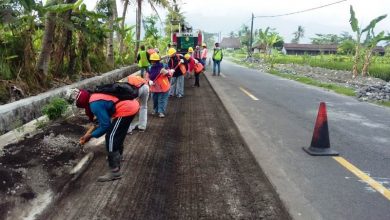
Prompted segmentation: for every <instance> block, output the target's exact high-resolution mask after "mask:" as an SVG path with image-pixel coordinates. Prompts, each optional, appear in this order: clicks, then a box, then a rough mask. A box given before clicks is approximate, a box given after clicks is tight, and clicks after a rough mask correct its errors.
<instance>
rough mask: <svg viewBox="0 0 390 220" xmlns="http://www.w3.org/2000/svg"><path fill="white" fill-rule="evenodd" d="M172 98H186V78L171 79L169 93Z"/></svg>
mask: <svg viewBox="0 0 390 220" xmlns="http://www.w3.org/2000/svg"><path fill="white" fill-rule="evenodd" d="M169 94H170V95H172V96H174V95H175V96H184V76H183V75H181V76H178V77H172V78H171V90H170V92H169Z"/></svg>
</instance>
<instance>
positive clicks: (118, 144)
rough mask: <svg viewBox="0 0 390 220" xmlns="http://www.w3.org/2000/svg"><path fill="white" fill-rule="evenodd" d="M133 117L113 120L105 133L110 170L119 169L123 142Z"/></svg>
mask: <svg viewBox="0 0 390 220" xmlns="http://www.w3.org/2000/svg"><path fill="white" fill-rule="evenodd" d="M133 118H134V115H133V116H128V117H119V118H115V119H114V121H113V122H112V123H111V125H110V128H109V129H108V131H107V133H106V149H107V153H108V165H109V166H110V168H118V167H120V159H121V158H120V156H121V155H122V153H123V142H124V141H125V138H126V134H127V130H128V129H129V127H130V123H131V121H132V120H133Z"/></svg>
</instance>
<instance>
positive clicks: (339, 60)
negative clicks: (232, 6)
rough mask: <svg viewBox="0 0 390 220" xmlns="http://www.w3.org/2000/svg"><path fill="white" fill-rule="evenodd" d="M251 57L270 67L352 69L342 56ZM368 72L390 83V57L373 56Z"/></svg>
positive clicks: (233, 54) (350, 59)
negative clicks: (292, 65) (278, 65)
mask: <svg viewBox="0 0 390 220" xmlns="http://www.w3.org/2000/svg"><path fill="white" fill-rule="evenodd" d="M225 54H226V56H229V57H231V58H235V59H241V60H243V59H245V58H246V57H247V53H246V52H245V51H243V50H237V51H233V52H232V51H230V52H229V51H226V52H225ZM389 54H390V51H389ZM252 57H253V58H255V59H262V60H266V61H267V62H268V63H269V64H270V65H275V64H289V63H291V64H298V65H309V66H312V67H322V68H327V69H333V70H346V71H350V70H351V69H352V67H353V57H352V56H348V55H342V54H334V55H318V56H310V55H284V54H282V53H278V52H274V53H273V54H272V55H271V56H270V57H268V56H266V55H264V54H260V53H255V54H253V55H252ZM361 68H362V65H360V66H358V69H361ZM368 72H369V76H372V77H376V78H380V79H383V80H385V81H390V56H374V57H373V58H372V61H371V65H370V67H369V69H368ZM351 77H352V75H351Z"/></svg>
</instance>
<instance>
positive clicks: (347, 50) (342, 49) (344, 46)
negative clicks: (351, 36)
mask: <svg viewBox="0 0 390 220" xmlns="http://www.w3.org/2000/svg"><path fill="white" fill-rule="evenodd" d="M355 44H356V43H355V41H354V40H344V41H342V42H341V43H340V44H339V46H338V47H337V53H339V54H345V55H352V54H354V53H355V52H356V51H355V49H356V48H355Z"/></svg>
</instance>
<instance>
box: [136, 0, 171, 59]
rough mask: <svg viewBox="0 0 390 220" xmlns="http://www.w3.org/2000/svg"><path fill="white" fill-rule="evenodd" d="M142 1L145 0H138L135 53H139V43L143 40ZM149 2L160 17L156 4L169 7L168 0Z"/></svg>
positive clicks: (151, 0) (149, 0)
mask: <svg viewBox="0 0 390 220" xmlns="http://www.w3.org/2000/svg"><path fill="white" fill-rule="evenodd" d="M173 1H174V3H175V4H176V0H173ZM142 2H143V0H137V19H136V43H135V51H134V54H137V53H138V48H139V43H140V40H141V17H142ZM148 2H149V4H150V6H151V7H152V9H153V10H154V12H155V13H156V14H157V16H158V17H160V15H159V13H158V11H157V9H156V7H155V5H159V6H162V7H164V8H166V7H168V1H167V0H148Z"/></svg>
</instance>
